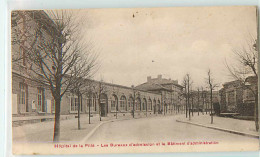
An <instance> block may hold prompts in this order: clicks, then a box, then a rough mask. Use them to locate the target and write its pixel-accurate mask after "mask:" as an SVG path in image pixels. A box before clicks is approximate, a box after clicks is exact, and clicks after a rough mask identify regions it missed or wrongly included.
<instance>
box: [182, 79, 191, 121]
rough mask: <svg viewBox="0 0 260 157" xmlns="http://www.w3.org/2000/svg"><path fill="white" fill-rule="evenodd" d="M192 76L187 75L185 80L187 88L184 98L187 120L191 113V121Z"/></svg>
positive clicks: (184, 84)
mask: <svg viewBox="0 0 260 157" xmlns="http://www.w3.org/2000/svg"><path fill="white" fill-rule="evenodd" d="M192 83H193V82H192V81H191V76H190V74H186V75H185V76H184V79H183V86H184V88H185V93H184V96H185V98H186V118H187V114H188V113H187V111H189V114H188V115H189V120H190V118H191V117H190V112H191V104H190V98H191V86H192Z"/></svg>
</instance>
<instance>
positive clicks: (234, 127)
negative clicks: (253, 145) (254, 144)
mask: <svg viewBox="0 0 260 157" xmlns="http://www.w3.org/2000/svg"><path fill="white" fill-rule="evenodd" d="M176 121H177V122H181V123H187V124H191V125H197V126H201V127H206V128H210V129H214V130H220V131H225V132H229V133H234V134H239V135H244V136H250V137H255V138H259V133H258V132H257V131H256V130H255V122H254V121H247V120H239V119H233V118H226V117H225V118H224V117H217V116H214V117H213V124H211V117H210V115H209V114H204V115H202V114H201V113H200V115H199V116H198V113H197V112H194V116H191V120H189V118H186V117H185V115H183V117H182V118H178V119H177V120H176Z"/></svg>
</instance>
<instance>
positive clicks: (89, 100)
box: [88, 94, 91, 124]
mask: <svg viewBox="0 0 260 157" xmlns="http://www.w3.org/2000/svg"><path fill="white" fill-rule="evenodd" d="M90 102H91V95H90V94H89V99H88V123H89V124H90Z"/></svg>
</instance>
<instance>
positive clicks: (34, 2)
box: [0, 0, 260, 157]
mask: <svg viewBox="0 0 260 157" xmlns="http://www.w3.org/2000/svg"><path fill="white" fill-rule="evenodd" d="M223 5H258V8H259V5H260V0H196V1H195V0H55V1H54V0H1V1H0V19H1V21H0V23H1V25H0V34H4V36H1V37H0V124H1V127H0V156H2V155H3V156H13V155H12V153H11V152H12V151H11V150H12V149H11V146H12V143H11V139H12V132H11V130H12V122H11V105H10V104H11V63H10V58H11V54H10V53H9V52H10V29H9V28H10V22H9V21H10V11H11V10H13V9H14V10H18V9H54V8H55V9H65V8H70V9H77V8H138V7H174V6H223ZM1 50H2V51H1ZM2 52H4V53H2ZM3 104H5V105H3ZM2 126H4V127H2ZM148 155H149V156H165V157H168V156H180V155H181V156H182V157H186V156H187V157H188V156H189V157H191V156H192V157H198V156H202V157H207V156H225V157H226V156H228V157H231V156H236V157H242V156H243V157H254V156H259V153H258V152H229V153H220V152H218V153H196V154H195V153H181V154H180V153H163V154H141V155H140V154H134V155H133V154H131V156H148ZM77 156H78V155H77ZM84 156H85V155H84ZM87 156H97V155H87ZM103 156H108V157H109V156H117V155H114V154H112V155H103ZM120 156H130V155H129V154H128V155H127V154H125V155H122V154H120Z"/></svg>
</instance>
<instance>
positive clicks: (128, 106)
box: [70, 95, 160, 111]
mask: <svg viewBox="0 0 260 157" xmlns="http://www.w3.org/2000/svg"><path fill="white" fill-rule="evenodd" d="M78 100H80V101H81V102H80V107H81V109H80V110H81V111H82V98H80V99H78V97H77V96H70V106H71V107H70V111H77V110H78V102H79V101H78ZM86 101H87V103H86V104H87V106H86V111H89V109H90V111H97V108H98V105H97V102H98V99H97V98H96V97H95V95H93V96H92V97H91V99H89V98H87V99H86ZM133 102H134V100H133V98H132V97H130V98H129V100H128V102H127V100H126V97H125V96H121V98H120V100H119V104H118V99H117V97H116V96H115V95H113V96H112V99H111V111H132V110H133V104H134V103H133ZM153 104H154V105H155V104H156V100H154V101H153V103H152V100H151V99H149V100H148V103H147V102H146V99H145V98H144V99H143V102H142V103H141V99H140V98H137V99H136V101H135V110H136V111H141V110H143V111H146V110H149V111H150V110H153ZM158 104H160V101H158Z"/></svg>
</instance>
